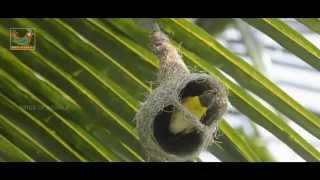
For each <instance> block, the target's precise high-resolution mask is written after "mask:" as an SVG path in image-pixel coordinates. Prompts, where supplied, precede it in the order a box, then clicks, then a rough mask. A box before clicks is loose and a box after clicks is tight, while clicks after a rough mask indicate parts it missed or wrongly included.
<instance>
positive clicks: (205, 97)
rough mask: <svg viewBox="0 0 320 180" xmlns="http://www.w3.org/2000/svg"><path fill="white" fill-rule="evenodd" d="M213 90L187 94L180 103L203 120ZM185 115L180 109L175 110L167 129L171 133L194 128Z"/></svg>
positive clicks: (210, 101)
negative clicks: (195, 94)
mask: <svg viewBox="0 0 320 180" xmlns="http://www.w3.org/2000/svg"><path fill="white" fill-rule="evenodd" d="M214 96H215V92H214V91H212V90H207V91H205V92H203V93H202V94H201V95H200V96H189V97H185V98H183V99H182V100H181V103H182V105H183V106H184V107H186V109H187V110H189V111H190V112H191V113H192V114H194V115H195V117H196V118H198V120H199V121H204V119H205V118H204V117H205V116H206V113H207V111H208V108H209V107H211V106H212V102H213V100H214ZM185 118H186V117H185V115H184V113H183V112H181V111H176V112H174V113H173V114H172V116H171V120H170V124H169V130H170V132H171V133H173V134H180V133H182V134H187V133H190V132H192V131H193V130H194V127H193V125H192V124H191V122H190V121H188V120H186V119H185Z"/></svg>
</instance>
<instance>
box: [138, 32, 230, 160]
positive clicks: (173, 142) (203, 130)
mask: <svg viewBox="0 0 320 180" xmlns="http://www.w3.org/2000/svg"><path fill="white" fill-rule="evenodd" d="M152 38H153V42H154V50H155V53H156V54H157V55H158V57H159V59H160V70H159V73H158V79H157V83H158V87H156V88H155V89H154V90H153V91H152V92H151V93H150V94H149V95H148V97H147V99H146V101H145V102H144V103H143V104H142V106H141V108H140V109H139V111H138V112H137V114H136V116H135V117H134V120H135V121H136V125H137V131H138V135H139V138H140V142H141V144H142V146H143V149H144V150H145V155H146V159H147V161H188V160H192V159H193V158H194V157H196V156H198V155H199V153H200V152H202V151H203V150H204V149H206V148H207V146H208V145H209V144H210V143H211V142H213V134H215V131H217V124H218V120H219V119H220V118H221V116H222V115H223V114H224V112H225V111H226V108H227V91H226V89H225V88H224V86H223V84H222V83H220V82H219V81H218V80H217V79H215V78H214V77H212V76H210V75H208V74H205V73H190V71H189V70H188V69H187V67H186V65H185V64H184V62H183V60H182V57H181V56H180V54H179V53H178V52H177V50H176V49H175V48H174V47H173V46H172V45H171V44H170V42H169V39H168V38H167V36H166V35H164V34H163V33H162V32H161V31H160V30H157V31H155V32H154V33H153V36H152ZM206 90H212V91H215V92H217V96H216V97H215V99H214V100H213V104H214V106H212V108H211V109H208V111H207V113H206V115H205V116H204V120H203V121H199V119H198V118H197V117H195V115H193V114H192V113H191V112H189V111H188V109H186V108H185V107H184V106H183V105H182V103H181V100H182V99H183V98H185V97H188V96H199V95H201V94H202V93H203V92H204V91H206ZM177 111H180V112H182V113H183V115H184V117H185V120H186V121H189V122H190V123H191V124H192V125H193V127H194V128H195V129H196V130H195V131H192V132H191V133H187V134H173V133H171V132H170V130H169V123H170V119H171V116H172V114H173V113H174V112H177Z"/></svg>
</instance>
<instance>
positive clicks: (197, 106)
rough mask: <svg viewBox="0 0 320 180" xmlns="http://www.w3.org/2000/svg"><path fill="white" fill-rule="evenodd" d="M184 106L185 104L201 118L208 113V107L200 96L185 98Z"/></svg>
mask: <svg viewBox="0 0 320 180" xmlns="http://www.w3.org/2000/svg"><path fill="white" fill-rule="evenodd" d="M182 104H183V106H185V107H186V108H187V109H188V110H189V111H190V112H191V113H192V114H194V115H195V116H196V117H197V118H199V120H200V119H201V117H202V116H203V115H204V114H205V113H206V111H207V107H206V106H203V105H202V104H201V102H200V99H199V97H198V96H194V97H187V98H186V99H184V100H183V103H182Z"/></svg>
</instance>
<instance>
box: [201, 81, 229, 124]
mask: <svg viewBox="0 0 320 180" xmlns="http://www.w3.org/2000/svg"><path fill="white" fill-rule="evenodd" d="M199 99H200V102H201V104H202V105H203V106H206V107H207V108H208V111H207V114H208V113H209V114H208V115H209V116H211V117H209V116H208V117H206V119H207V118H209V119H207V120H206V119H205V122H204V123H205V124H210V123H211V119H220V118H221V117H222V115H223V114H224V113H225V112H226V111H227V106H228V91H227V90H226V88H225V87H224V86H216V87H215V88H213V89H209V90H205V91H204V92H203V93H202V94H201V95H200V96H199ZM206 121H207V122H206Z"/></svg>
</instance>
